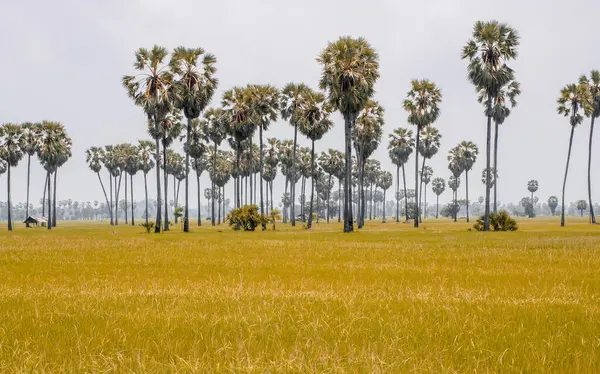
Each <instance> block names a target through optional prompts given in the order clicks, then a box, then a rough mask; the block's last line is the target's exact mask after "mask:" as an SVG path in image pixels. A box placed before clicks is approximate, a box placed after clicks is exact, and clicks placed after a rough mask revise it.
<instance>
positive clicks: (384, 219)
mask: <svg viewBox="0 0 600 374" xmlns="http://www.w3.org/2000/svg"><path fill="white" fill-rule="evenodd" d="M385 193H386V190H383V223H385V221H386V217H385Z"/></svg>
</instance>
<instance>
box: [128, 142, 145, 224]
mask: <svg viewBox="0 0 600 374" xmlns="http://www.w3.org/2000/svg"><path fill="white" fill-rule="evenodd" d="M141 162H142V161H141V160H140V155H139V151H138V148H137V147H136V146H133V145H129V146H128V147H127V149H126V153H125V168H124V171H125V173H127V174H129V181H130V183H129V194H130V197H131V226H135V218H134V215H135V212H134V208H135V204H134V203H133V176H134V175H136V174H137V172H138V171H140V164H141ZM125 181H126V182H127V175H125ZM125 186H126V187H127V185H125ZM125 199H126V200H125V205H126V206H127V191H125Z"/></svg>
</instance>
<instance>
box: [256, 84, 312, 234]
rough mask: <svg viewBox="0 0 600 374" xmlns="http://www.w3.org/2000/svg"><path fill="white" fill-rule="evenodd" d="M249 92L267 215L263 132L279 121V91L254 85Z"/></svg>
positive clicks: (262, 201) (261, 209) (262, 208)
mask: <svg viewBox="0 0 600 374" xmlns="http://www.w3.org/2000/svg"><path fill="white" fill-rule="evenodd" d="M249 91H250V95H249V99H250V102H251V107H252V117H253V118H254V119H253V121H256V124H257V125H258V141H259V151H258V152H259V161H258V162H259V165H258V170H259V174H260V175H259V183H260V187H259V189H260V214H265V208H264V194H263V193H264V191H263V169H264V168H263V159H264V155H263V130H267V129H268V128H269V125H270V124H271V122H275V121H276V120H277V113H278V112H279V91H278V90H277V89H276V88H275V87H273V86H270V85H262V86H261V85H252V86H250V87H249ZM323 100H324V98H323ZM262 229H263V230H266V229H267V224H266V223H263V224H262Z"/></svg>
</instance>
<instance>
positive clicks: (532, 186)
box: [527, 179, 539, 193]
mask: <svg viewBox="0 0 600 374" xmlns="http://www.w3.org/2000/svg"><path fill="white" fill-rule="evenodd" d="M538 187H539V183H538V181H536V180H535V179H532V180H530V181H529V182H527V190H528V191H529V192H531V193H533V192H536V191H537V190H538Z"/></svg>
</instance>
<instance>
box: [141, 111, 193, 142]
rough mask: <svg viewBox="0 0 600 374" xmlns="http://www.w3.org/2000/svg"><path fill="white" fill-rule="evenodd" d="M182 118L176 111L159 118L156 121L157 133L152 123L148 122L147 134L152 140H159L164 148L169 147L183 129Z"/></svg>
mask: <svg viewBox="0 0 600 374" xmlns="http://www.w3.org/2000/svg"><path fill="white" fill-rule="evenodd" d="M182 119H183V118H182V117H181V115H180V114H179V112H178V111H177V110H171V111H169V112H168V113H166V114H165V115H163V116H161V118H160V120H159V121H158V131H157V129H156V128H155V127H154V124H153V123H152V121H148V133H149V134H150V136H152V138H153V139H157V138H158V139H160V140H161V141H162V142H163V145H164V146H165V147H169V146H170V145H171V144H172V143H173V142H174V141H175V140H176V139H177V138H179V136H180V135H181V132H182V131H183V130H184V129H185V124H184V123H183V122H182Z"/></svg>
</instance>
